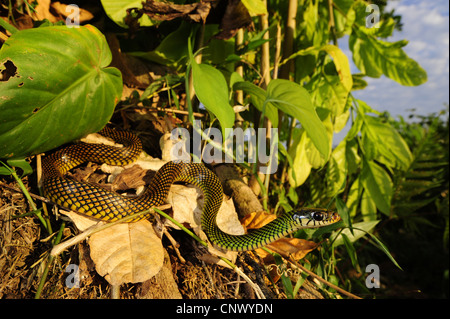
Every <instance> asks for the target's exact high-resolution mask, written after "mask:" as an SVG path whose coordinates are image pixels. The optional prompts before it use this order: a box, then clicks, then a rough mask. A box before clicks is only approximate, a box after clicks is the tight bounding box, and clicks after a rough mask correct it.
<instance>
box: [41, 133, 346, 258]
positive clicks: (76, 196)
mask: <svg viewBox="0 0 450 319" xmlns="http://www.w3.org/2000/svg"><path fill="white" fill-rule="evenodd" d="M99 133H100V134H101V135H104V136H107V137H110V138H112V139H114V140H115V141H116V142H118V143H120V144H124V145H125V146H124V147H115V146H109V145H103V144H88V143H78V144H74V145H70V146H68V147H66V148H63V149H61V150H59V151H57V152H55V153H53V154H51V155H49V156H47V157H46V158H45V159H44V160H43V165H42V167H43V174H44V178H43V191H44V195H45V196H46V197H47V198H49V199H50V200H52V201H53V202H55V203H57V204H58V205H61V206H64V207H66V208H68V209H71V210H73V211H76V212H78V213H80V214H83V215H87V216H90V217H93V218H96V219H100V220H104V221H115V220H118V219H121V218H123V217H125V216H127V215H130V214H133V213H138V212H141V211H144V210H147V209H149V208H151V207H155V206H158V205H161V204H163V203H164V202H165V200H166V197H167V194H168V192H169V188H170V185H172V184H173V183H174V182H177V181H181V182H187V183H190V184H193V185H195V186H197V187H199V188H200V189H201V190H202V192H203V193H204V198H205V203H204V206H203V214H202V220H201V225H202V229H203V231H204V232H205V233H206V235H207V236H208V238H209V240H210V241H211V242H212V243H214V244H215V245H217V246H219V247H222V248H225V249H228V250H235V251H243V250H253V249H256V248H258V247H262V246H265V245H267V244H269V243H271V242H273V241H275V240H277V239H279V238H280V237H283V236H286V235H287V234H289V233H292V232H294V231H295V230H297V229H299V228H311V227H320V226H325V225H329V224H332V223H334V222H337V221H338V220H340V217H339V215H337V214H336V213H334V212H330V211H328V210H325V209H318V208H303V209H299V210H294V211H291V212H288V213H285V214H282V215H281V216H280V217H278V218H277V219H275V220H274V221H272V222H270V223H268V224H267V225H265V226H264V227H261V228H259V229H257V230H253V231H250V232H249V233H248V234H245V235H238V236H235V235H229V234H227V233H225V232H223V231H221V230H220V229H219V227H218V226H217V224H216V216H217V212H218V210H219V208H220V206H221V204H222V198H223V190H222V185H221V184H220V181H219V179H218V178H217V176H216V175H215V174H214V173H213V172H212V171H210V170H209V169H208V168H206V167H205V166H204V165H203V164H198V163H183V162H179V163H175V162H168V163H166V164H164V165H163V166H162V167H161V169H159V170H158V172H157V173H156V175H155V176H154V178H153V179H152V181H151V182H150V184H149V185H148V187H147V189H146V190H145V192H144V193H143V194H142V195H140V196H137V197H125V196H122V195H120V194H117V193H114V192H111V191H108V190H106V189H103V188H101V187H98V186H95V185H93V184H90V183H84V182H78V181H75V180H72V179H68V178H65V177H64V175H65V173H67V172H68V171H69V170H70V169H71V168H73V167H75V166H78V165H80V164H82V163H84V162H87V161H92V162H100V163H107V164H111V165H126V164H128V163H131V162H133V161H135V160H136V159H137V157H138V156H139V154H140V152H141V149H142V145H141V141H140V140H139V138H138V137H137V136H135V135H134V134H131V133H129V132H126V131H118V130H117V131H116V130H113V129H111V128H108V127H105V128H104V129H103V130H102V131H100V132H99ZM142 218H146V216H145V215H141V216H139V217H137V218H136V219H133V220H131V221H137V220H140V219H142Z"/></svg>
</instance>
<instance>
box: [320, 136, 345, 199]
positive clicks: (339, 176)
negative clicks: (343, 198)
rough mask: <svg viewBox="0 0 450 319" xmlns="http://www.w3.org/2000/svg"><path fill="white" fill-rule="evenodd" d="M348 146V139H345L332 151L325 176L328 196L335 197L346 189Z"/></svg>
mask: <svg viewBox="0 0 450 319" xmlns="http://www.w3.org/2000/svg"><path fill="white" fill-rule="evenodd" d="M346 146H347V141H346V140H345V139H344V140H342V141H341V142H340V143H339V145H338V146H337V147H336V148H335V149H334V150H333V152H332V153H331V156H330V160H329V162H328V166H327V173H326V178H325V180H326V183H327V196H328V197H333V196H335V195H336V194H338V193H339V192H342V191H343V190H344V187H343V186H344V185H345V183H346V178H347V158H346V148H347V147H346Z"/></svg>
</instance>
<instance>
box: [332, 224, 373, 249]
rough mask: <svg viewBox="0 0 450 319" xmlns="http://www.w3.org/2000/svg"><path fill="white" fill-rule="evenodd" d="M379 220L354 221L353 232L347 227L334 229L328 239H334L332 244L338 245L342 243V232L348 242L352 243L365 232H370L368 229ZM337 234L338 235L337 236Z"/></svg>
mask: <svg viewBox="0 0 450 319" xmlns="http://www.w3.org/2000/svg"><path fill="white" fill-rule="evenodd" d="M379 222H380V221H379V220H374V221H368V222H359V223H355V224H353V234H352V233H351V231H350V229H349V228H345V229H344V230H342V231H340V230H339V231H334V232H333V233H332V234H331V236H330V239H331V240H332V241H333V240H334V239H335V241H334V246H335V247H336V246H339V245H342V244H344V239H343V237H342V234H343V235H345V236H347V239H348V240H349V242H351V243H354V242H355V241H357V240H358V239H360V238H361V237H363V236H364V235H365V234H368V233H370V231H371V230H372V229H373V228H374V227H375V226H376V225H377V224H378V223H379ZM337 236H338V237H337Z"/></svg>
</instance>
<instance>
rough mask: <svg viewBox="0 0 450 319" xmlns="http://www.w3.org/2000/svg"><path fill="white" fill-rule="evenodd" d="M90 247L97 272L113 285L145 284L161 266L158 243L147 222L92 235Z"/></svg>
mask: <svg viewBox="0 0 450 319" xmlns="http://www.w3.org/2000/svg"><path fill="white" fill-rule="evenodd" d="M89 246H90V248H91V258H92V260H93V261H94V263H95V268H96V270H97V272H98V273H99V274H100V275H101V276H104V277H105V279H106V280H107V281H108V282H109V283H110V284H112V285H120V284H122V283H128V282H130V283H137V282H143V281H146V280H148V279H150V278H152V277H153V276H155V275H156V274H157V273H158V272H159V271H160V269H161V267H162V266H163V262H164V248H163V246H162V243H161V239H160V238H159V237H158V236H157V235H156V234H155V232H154V230H153V226H152V224H151V223H150V222H149V221H147V220H142V221H139V222H136V223H126V224H125V223H124V224H117V225H114V226H112V227H109V228H107V229H105V230H102V231H101V232H98V233H95V234H93V235H92V236H91V237H90V239H89Z"/></svg>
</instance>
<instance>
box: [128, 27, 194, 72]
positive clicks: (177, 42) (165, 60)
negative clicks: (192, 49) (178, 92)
mask: <svg viewBox="0 0 450 319" xmlns="http://www.w3.org/2000/svg"><path fill="white" fill-rule="evenodd" d="M193 28H194V26H192V24H190V23H188V22H185V21H183V22H181V24H180V26H179V27H178V29H176V30H175V31H173V32H171V33H170V34H168V35H167V36H165V37H164V38H163V40H162V41H161V43H160V44H159V45H158V46H157V47H156V48H155V49H154V50H152V51H149V52H142V51H136V52H130V53H129V54H130V55H133V56H136V57H139V58H142V59H146V60H149V61H152V62H155V63H159V64H162V65H169V66H171V67H175V68H176V67H178V66H183V67H184V66H185V65H186V63H185V61H186V57H187V56H188V47H187V41H186V39H187V38H188V37H189V35H190V34H191V32H192V30H193Z"/></svg>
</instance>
